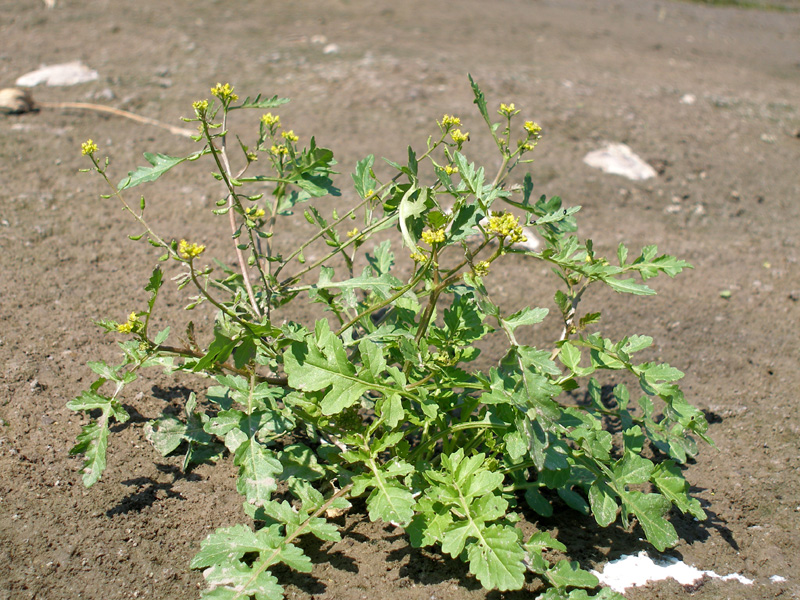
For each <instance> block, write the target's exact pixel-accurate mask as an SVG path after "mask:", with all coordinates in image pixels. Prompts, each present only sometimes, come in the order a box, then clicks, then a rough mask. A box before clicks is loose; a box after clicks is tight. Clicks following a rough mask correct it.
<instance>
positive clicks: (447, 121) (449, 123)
mask: <svg viewBox="0 0 800 600" xmlns="http://www.w3.org/2000/svg"><path fill="white" fill-rule="evenodd" d="M459 125H461V119H459V118H458V117H454V116H453V115H444V116H443V117H442V128H444V129H450V128H451V127H457V126H459Z"/></svg>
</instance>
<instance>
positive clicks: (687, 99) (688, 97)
mask: <svg viewBox="0 0 800 600" xmlns="http://www.w3.org/2000/svg"><path fill="white" fill-rule="evenodd" d="M695 102H697V96H695V95H694V94H684V95H683V96H681V104H689V105H692V104H694V103H695Z"/></svg>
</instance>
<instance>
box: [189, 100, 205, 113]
mask: <svg viewBox="0 0 800 600" xmlns="http://www.w3.org/2000/svg"><path fill="white" fill-rule="evenodd" d="M192 108H193V109H194V112H195V114H197V116H198V117H202V116H203V115H204V114H206V112H207V111H208V100H197V101H195V102H192Z"/></svg>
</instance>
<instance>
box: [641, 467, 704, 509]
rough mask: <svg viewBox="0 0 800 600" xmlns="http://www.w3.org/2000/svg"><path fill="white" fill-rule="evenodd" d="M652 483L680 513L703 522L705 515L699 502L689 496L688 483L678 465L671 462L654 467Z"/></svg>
mask: <svg viewBox="0 0 800 600" xmlns="http://www.w3.org/2000/svg"><path fill="white" fill-rule="evenodd" d="M652 481H653V483H654V484H655V485H656V487H657V488H658V490H659V491H660V492H661V493H662V494H663V495H664V496H665V497H666V498H667V499H669V500H670V502H672V503H673V504H674V505H675V506H677V507H678V508H679V509H680V510H681V512H683V513H684V514H685V513H687V512H688V513H689V514H691V515H692V516H693V517H695V518H696V519H698V520H700V521H705V519H706V513H705V511H704V510H703V509H702V507H701V506H700V501H699V500H698V499H697V498H692V497H690V496H689V482H687V481H686V479H685V478H684V477H683V473H681V470H680V467H678V465H676V464H675V463H674V462H672V461H671V460H668V461H666V462H663V463H661V464H659V465H656V468H655V470H654V471H653V475H652Z"/></svg>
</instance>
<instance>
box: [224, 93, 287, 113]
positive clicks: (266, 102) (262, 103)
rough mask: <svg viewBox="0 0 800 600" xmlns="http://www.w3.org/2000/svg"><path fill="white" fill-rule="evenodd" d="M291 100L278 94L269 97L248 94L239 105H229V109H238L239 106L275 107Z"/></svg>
mask: <svg viewBox="0 0 800 600" xmlns="http://www.w3.org/2000/svg"><path fill="white" fill-rule="evenodd" d="M287 102H289V98H278V96H272V97H271V98H267V97H266V96H264V97H263V98H262V97H261V94H259V95H258V96H256V97H255V98H253V99H252V100H251V99H250V96H247V98H245V99H244V100H242V103H241V104H239V105H237V106H229V107H228V110H229V111H231V110H236V109H238V108H275V107H276V106H281V105H282V104H286V103H287Z"/></svg>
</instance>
